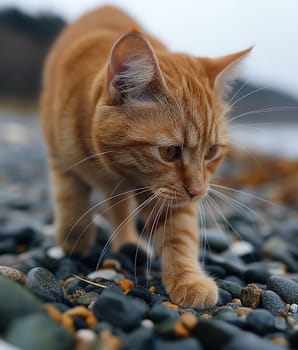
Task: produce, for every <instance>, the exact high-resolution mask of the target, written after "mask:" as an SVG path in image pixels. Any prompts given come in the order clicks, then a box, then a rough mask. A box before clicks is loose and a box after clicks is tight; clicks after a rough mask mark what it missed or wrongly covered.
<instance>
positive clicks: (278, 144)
mask: <svg viewBox="0 0 298 350" xmlns="http://www.w3.org/2000/svg"><path fill="white" fill-rule="evenodd" d="M230 131H231V140H232V142H233V144H234V145H239V146H240V147H242V148H245V149H247V150H253V151H260V152H264V153H266V154H269V155H275V156H283V157H288V158H293V159H298V123H296V124H288V123H285V124H277V123H274V124H273V123H272V124H270V125H265V124H259V125H257V124H256V125H253V126H252V125H251V126H249V125H244V124H234V125H232V126H231V129H230Z"/></svg>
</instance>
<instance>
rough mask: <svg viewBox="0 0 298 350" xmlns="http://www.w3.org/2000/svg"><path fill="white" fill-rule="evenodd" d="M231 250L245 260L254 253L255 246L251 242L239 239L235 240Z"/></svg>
mask: <svg viewBox="0 0 298 350" xmlns="http://www.w3.org/2000/svg"><path fill="white" fill-rule="evenodd" d="M230 251H231V252H232V253H233V254H235V255H236V256H238V257H239V258H241V259H243V260H244V261H247V259H250V258H251V256H252V255H253V254H254V247H253V245H252V244H250V243H249V242H246V241H237V242H233V244H232V245H231V247H230Z"/></svg>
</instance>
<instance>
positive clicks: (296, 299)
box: [267, 276, 298, 304]
mask: <svg viewBox="0 0 298 350" xmlns="http://www.w3.org/2000/svg"><path fill="white" fill-rule="evenodd" d="M267 288H268V289H270V290H273V291H274V292H275V293H277V294H278V295H279V296H280V297H281V298H282V300H283V301H285V302H286V303H288V304H298V283H296V282H294V281H291V280H290V279H287V278H284V277H281V276H270V277H269V278H268V280H267Z"/></svg>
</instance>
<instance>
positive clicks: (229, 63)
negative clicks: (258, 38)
mask: <svg viewBox="0 0 298 350" xmlns="http://www.w3.org/2000/svg"><path fill="white" fill-rule="evenodd" d="M252 49H253V47H250V48H248V49H246V50H243V51H240V52H236V53H233V54H231V55H227V56H223V57H218V58H213V59H206V60H205V62H204V63H205V67H206V70H207V74H208V77H209V80H210V83H211V86H212V88H214V89H215V90H218V91H223V92H224V91H225V88H226V87H228V86H229V82H231V81H232V80H234V79H236V78H237V75H238V73H239V66H240V63H241V62H242V60H243V59H244V58H245V57H246V56H247V55H248V54H249V53H250V52H251V50H252Z"/></svg>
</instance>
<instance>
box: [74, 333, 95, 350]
mask: <svg viewBox="0 0 298 350" xmlns="http://www.w3.org/2000/svg"><path fill="white" fill-rule="evenodd" d="M95 342H96V334H95V332H93V331H91V330H90V329H79V330H78V331H77V332H76V349H81V348H83V347H86V346H88V344H92V343H95Z"/></svg>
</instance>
